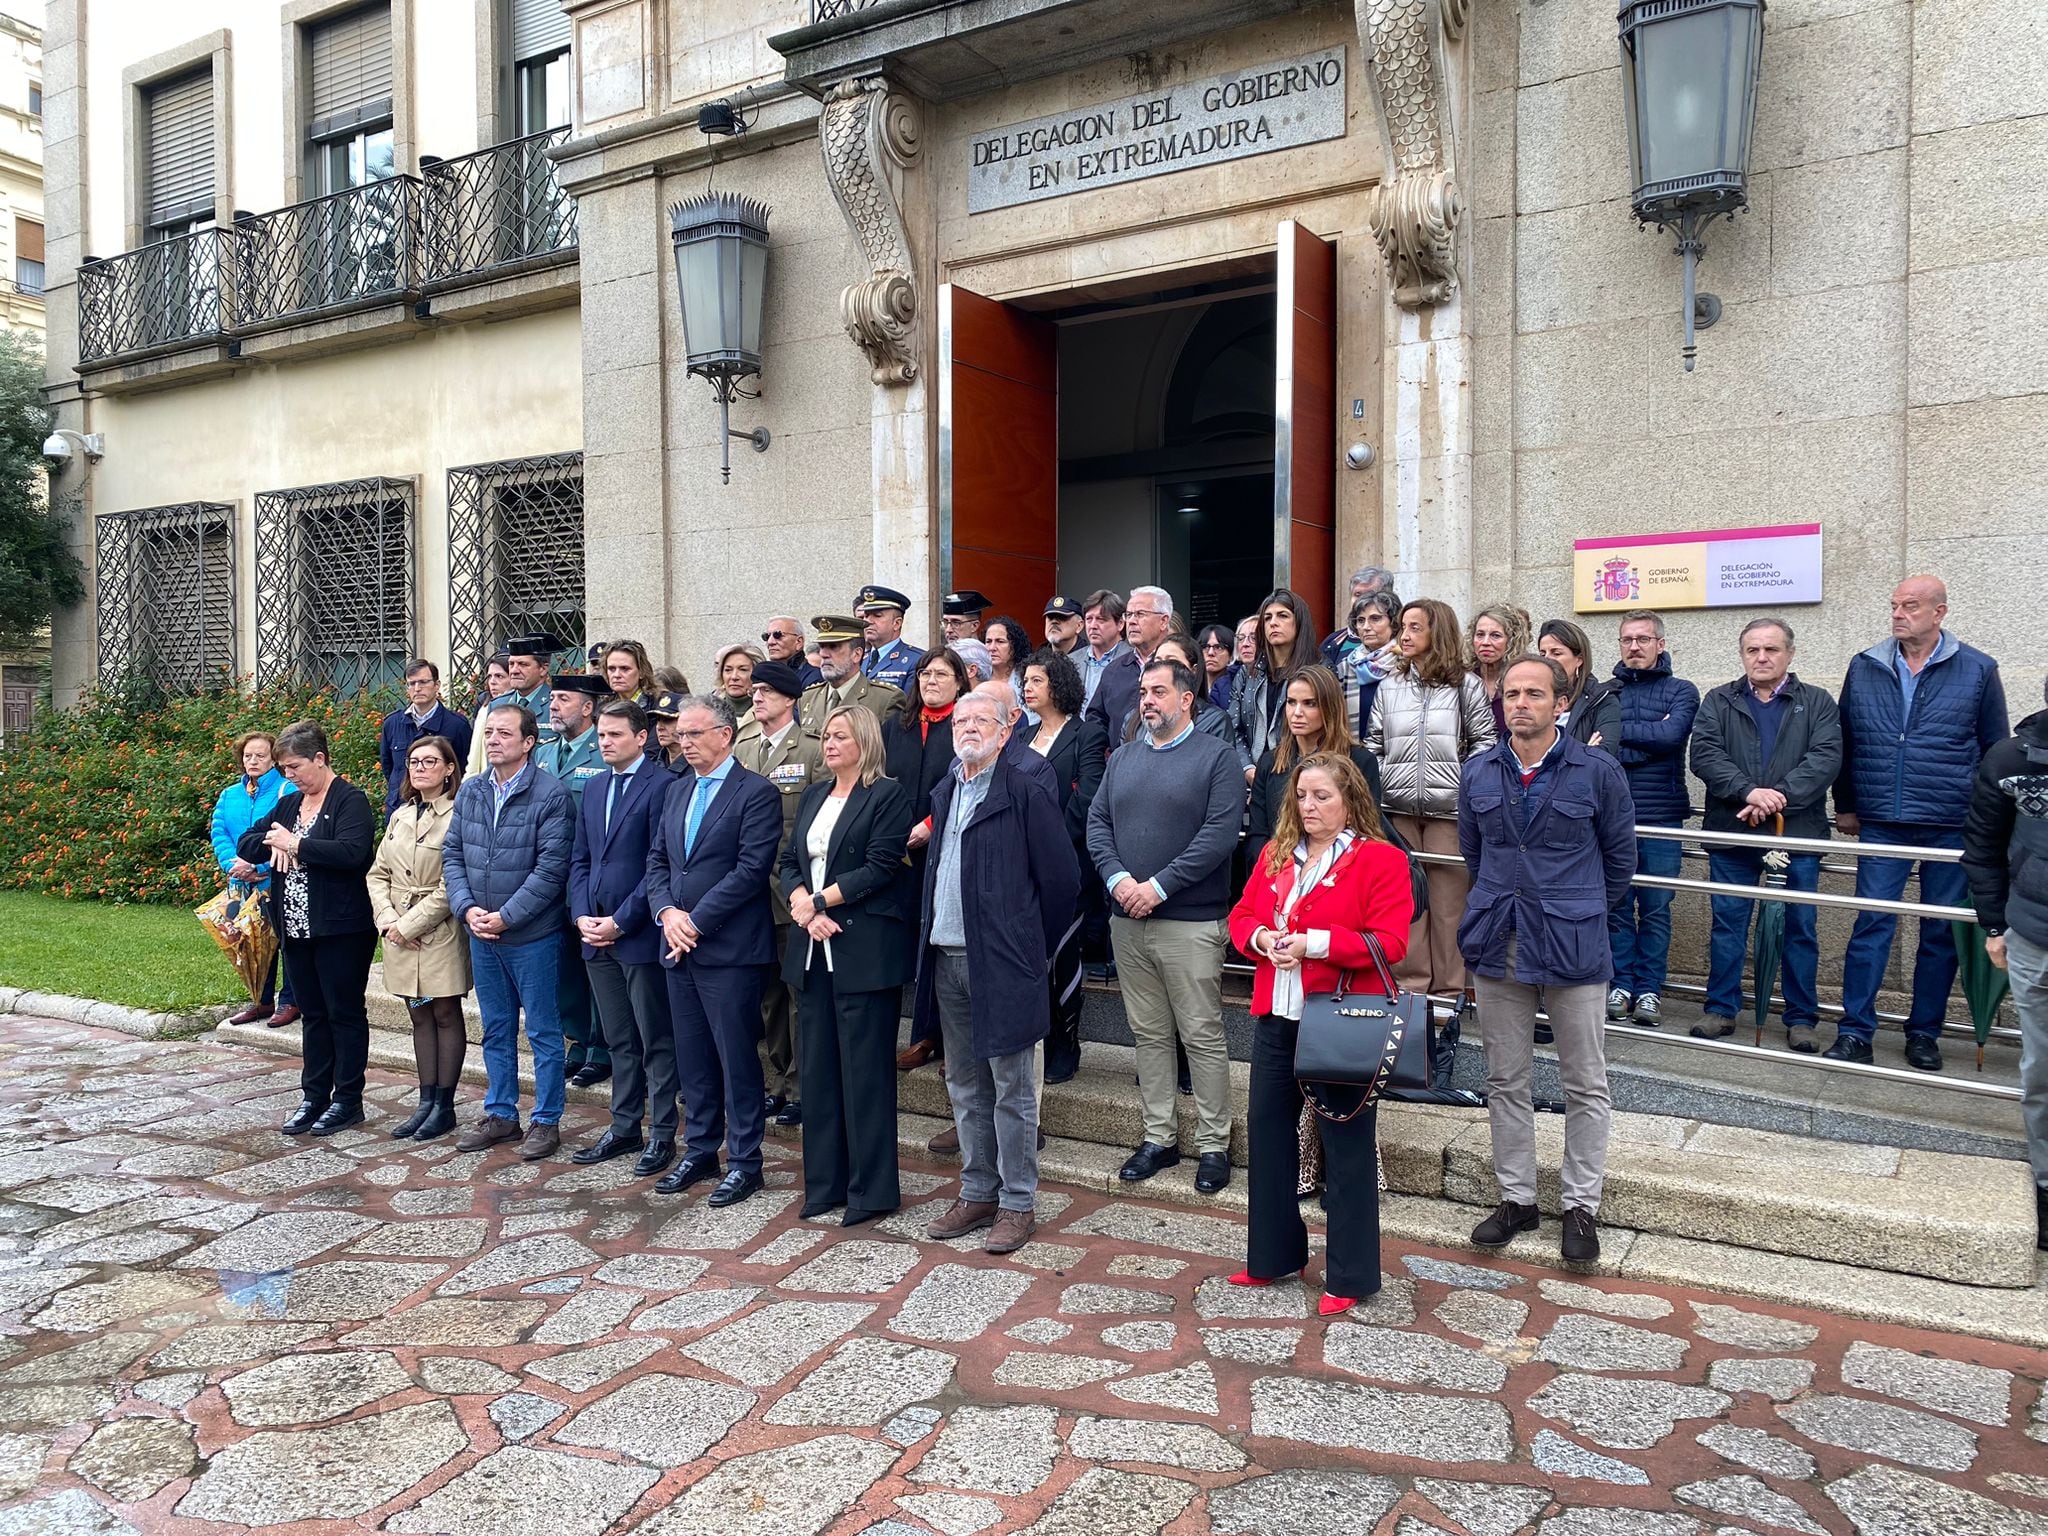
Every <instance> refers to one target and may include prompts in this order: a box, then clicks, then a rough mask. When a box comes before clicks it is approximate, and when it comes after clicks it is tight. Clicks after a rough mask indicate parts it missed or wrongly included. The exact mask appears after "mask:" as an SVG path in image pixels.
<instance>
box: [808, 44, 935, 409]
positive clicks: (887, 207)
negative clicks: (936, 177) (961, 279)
mask: <svg viewBox="0 0 2048 1536" xmlns="http://www.w3.org/2000/svg"><path fill="white" fill-rule="evenodd" d="M818 139H819V143H820V145H821V147H822V150H823V153H824V157H825V179H826V181H827V182H829V183H830V184H831V187H832V196H833V198H834V199H835V200H836V201H837V202H838V204H839V211H840V212H841V213H843V214H844V215H845V216H846V225H847V228H848V229H850V230H851V231H852V232H853V238H854V239H855V240H856V241H857V242H858V243H859V245H860V249H861V254H862V255H863V256H865V257H866V258H867V262H868V265H869V266H870V267H871V268H872V269H873V272H872V274H871V275H870V276H868V277H866V278H863V279H862V280H861V281H860V282H857V283H851V284H848V285H847V288H846V290H845V291H844V292H843V293H841V294H840V296H839V315H840V319H841V320H842V321H844V322H845V325H846V334H847V335H848V336H850V337H852V338H853V340H854V343H855V344H856V345H857V346H858V347H859V348H860V349H861V351H863V352H865V353H866V354H867V358H868V363H869V366H870V368H871V370H872V372H873V376H874V380H875V382H876V383H877V384H908V383H909V382H910V381H911V380H912V379H914V378H916V377H917V351H916V348H915V346H914V345H913V341H912V328H913V326H914V325H915V322H916V320H917V310H918V296H917V282H916V279H915V278H914V277H913V275H912V265H911V258H910V240H909V237H908V236H907V235H906V234H905V233H904V227H903V211H902V208H901V207H900V206H899V203H898V199H897V192H896V185H895V182H894V180H893V179H892V168H894V170H895V171H901V170H903V169H906V168H908V167H909V166H911V165H913V164H915V163H916V161H917V157H918V155H919V154H920V152H921V149H922V146H921V145H920V143H919V139H918V121H917V108H916V105H915V103H914V102H912V101H911V99H910V98H908V97H906V96H902V95H898V94H897V93H895V92H893V91H891V90H890V88H889V84H888V82H887V81H885V80H882V79H879V78H876V77H869V78H867V79H863V80H847V81H842V82H841V83H840V84H838V85H835V86H834V87H832V89H831V91H830V92H829V93H828V94H827V95H826V97H825V108H824V117H823V121H822V122H821V123H820V124H819V133H818Z"/></svg>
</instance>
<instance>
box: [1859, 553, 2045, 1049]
mask: <svg viewBox="0 0 2048 1536" xmlns="http://www.w3.org/2000/svg"><path fill="white" fill-rule="evenodd" d="M1891 613H1892V628H1891V634H1890V636H1889V637H1888V638H1886V639H1884V640H1880V641H1879V642H1878V643H1877V644H1876V645H1873V646H1872V647H1871V648H1870V649H1869V650H1867V651H1863V652H1861V653H1860V654H1858V655H1857V656H1856V657H1855V658H1854V659H1853V660H1852V661H1850V663H1849V674H1848V676H1847V677H1845V678H1843V679H1842V696H1841V701H1840V706H1841V714H1842V771H1841V773H1840V775H1839V776H1838V777H1837V778H1836V780H1835V824H1836V826H1837V827H1839V828H1840V829H1841V831H1842V833H1843V834H1844V835H1845V836H1848V837H1860V838H1861V839H1862V840H1863V841H1864V842H1866V843H1894V844H1904V845H1909V846H1913V847H1920V848H1961V847H1962V846H1963V820H1964V817H1965V816H1966V815H1967V813H1968V811H1969V808H1970V789H1971V786H1972V785H1973V784H1974V783H1975V781H1976V775H1977V765H1978V764H1979V763H1980V762H1981V761H1982V760H1983V757H1984V754H1985V753H1986V752H1987V751H1989V750H1990V749H1991V747H1992V746H1994V745H1995V744H1997V743H1998V742H2001V741H2003V740H2004V739H2005V738H2006V736H2007V734H2008V730H2007V724H2006V712H2005V688H2004V686H2003V684H2001V683H2000V681H1999V677H1998V663H1997V662H1995V661H1993V660H1992V659H1991V658H1990V657H1989V656H1987V655H1985V654H1984V653H1983V652H1982V651H1980V650H1978V649H1977V648H1976V647H1975V646H1970V645H1965V644H1963V642H1962V641H1960V640H1958V639H1957V638H1956V637H1955V636H1954V635H1952V634H1950V633H1949V632H1948V630H1947V629H1946V628H1944V627H1943V624H1944V621H1945V620H1946V619H1947V618H1948V589H1947V588H1946V587H1945V586H1943V585H1942V583H1941V580H1940V578H1938V577H1935V576H1908V577H1907V578H1906V579H1905V580H1904V581H1902V582H1900V583H1899V584H1898V586H1897V587H1896V588H1894V589H1893V591H1892V601H1891ZM1912 868H1913V864H1912V861H1911V860H1907V859H1867V858H1866V859H1858V860H1857V861H1856V894H1857V895H1858V896H1866V897H1874V898H1877V899H1879V900H1883V901H1897V900H1898V899H1899V897H1900V896H1901V894H1902V893H1903V892H1904V891H1905V888H1906V876H1907V874H1908V873H1909V872H1910V871H1911V870H1912ZM1919 875H1920V878H1919V899H1920V900H1921V901H1923V902H1927V903H1929V904H1931V905H1935V906H1945V907H1956V906H1967V905H1968V901H1967V899H1966V898H1967V896H1968V894H1969V891H1968V883H1967V881H1966V879H1965V877H1964V874H1963V870H1962V867H1961V866H1960V865H1959V864H1953V863H1946V862H1936V861H1933V860H1922V861H1921V862H1920V865H1919ZM1898 925H1899V920H1898V919H1897V918H1896V917H1894V916H1893V915H1892V914H1891V913H1889V912H1863V913H1859V914H1858V915H1857V918H1856V927H1855V929H1854V931H1853V932H1852V933H1851V934H1850V935H1849V947H1848V950H1847V952H1846V953H1845V954H1844V956H1843V959H1842V1023H1841V1027H1840V1028H1839V1029H1838V1030H1837V1031H1836V1034H1835V1043H1834V1044H1833V1045H1831V1046H1829V1047H1828V1048H1827V1050H1826V1051H1825V1052H1824V1053H1823V1054H1824V1055H1827V1056H1831V1057H1833V1058H1834V1059H1835V1060H1837V1061H1857V1062H1868V1061H1869V1060H1871V1041H1872V1040H1873V1039H1874V1038H1875V1036H1876V1034H1877V990H1878V988H1879V986H1880V985H1882V984H1883V981H1884V973H1885V970H1886V967H1887V966H1888V965H1889V964H1890V962H1891V953H1892V935H1893V933H1894V931H1895V930H1896V929H1897V928H1898ZM1955 979H1956V947H1955V940H1954V938H1953V937H1952V935H1951V932H1950V929H1949V925H1948V922H1947V920H1946V919H1935V918H1922V919H1921V920H1920V947H1919V951H1918V953H1916V954H1915V955H1914V957H1913V1001H1912V1006H1911V1008H1910V1009H1909V1010H1908V1012H1907V1014H1906V1064H1907V1065H1908V1066H1911V1067H1917V1068H1918V1069H1919V1070H1920V1071H1922V1072H1939V1071H1940V1070H1941V1025H1942V1020H1943V1019H1944V1018H1945V1017H1946V1016H1947V1013H1948V994H1949V989H1950V988H1951V987H1952V986H1953V985H1954V984H1955Z"/></svg>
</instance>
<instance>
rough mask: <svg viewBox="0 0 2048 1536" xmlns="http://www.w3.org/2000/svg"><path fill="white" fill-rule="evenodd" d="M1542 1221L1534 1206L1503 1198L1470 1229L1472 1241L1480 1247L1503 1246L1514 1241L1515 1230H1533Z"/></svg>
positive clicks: (1540, 1214)
mask: <svg viewBox="0 0 2048 1536" xmlns="http://www.w3.org/2000/svg"><path fill="white" fill-rule="evenodd" d="M1542 1221H1543V1216H1542V1213H1541V1212H1539V1211H1538V1210H1537V1209H1536V1207H1535V1206H1533V1205H1517V1204H1515V1202H1514V1201H1512V1200H1503V1201H1501V1203H1500V1204H1499V1205H1496V1206H1495V1207H1494V1208H1493V1214H1492V1215H1491V1216H1489V1217H1487V1218H1486V1220H1484V1221H1482V1222H1480V1223H1479V1225H1478V1226H1476V1227H1474V1228H1473V1229H1472V1241H1473V1244H1474V1245H1475V1246H1477V1247H1480V1248H1505V1247H1507V1245H1508V1244H1509V1243H1511V1242H1513V1241H1514V1238H1515V1234H1516V1233H1517V1232H1534V1231H1535V1230H1536V1228H1537V1227H1538V1226H1540V1225H1541V1224H1542Z"/></svg>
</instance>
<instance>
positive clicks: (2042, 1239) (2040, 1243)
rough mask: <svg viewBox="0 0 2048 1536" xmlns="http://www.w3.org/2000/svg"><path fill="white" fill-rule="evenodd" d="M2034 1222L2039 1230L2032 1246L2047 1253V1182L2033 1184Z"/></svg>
mask: <svg viewBox="0 0 2048 1536" xmlns="http://www.w3.org/2000/svg"><path fill="white" fill-rule="evenodd" d="M2034 1224H2035V1226H2036V1227H2037V1228H2039V1231H2040V1235H2039V1236H2037V1237H2036V1238H2035V1239H2034V1246H2035V1247H2036V1248H2038V1249H2040V1250H2041V1251H2042V1252H2043V1253H2048V1184H2036V1185H2035V1186H2034Z"/></svg>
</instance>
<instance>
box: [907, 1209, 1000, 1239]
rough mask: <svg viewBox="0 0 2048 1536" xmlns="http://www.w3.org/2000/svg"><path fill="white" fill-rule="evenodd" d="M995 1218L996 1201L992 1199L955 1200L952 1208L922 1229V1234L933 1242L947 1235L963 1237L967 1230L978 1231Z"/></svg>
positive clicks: (945, 1237)
mask: <svg viewBox="0 0 2048 1536" xmlns="http://www.w3.org/2000/svg"><path fill="white" fill-rule="evenodd" d="M995 1219H996V1203H995V1201H993V1200H955V1201H954V1202H953V1209H951V1210H950V1211H948V1212H946V1214H945V1215H943V1216H941V1217H940V1218H939V1219H938V1220H937V1221H935V1222H933V1223H932V1224H931V1225H930V1226H928V1227H926V1228H925V1229H924V1235H925V1236H926V1237H929V1238H931V1239H933V1240H934V1241H935V1242H944V1241H945V1240H946V1239H947V1238H949V1237H965V1236H966V1235H967V1234H968V1233H969V1232H978V1231H980V1230H981V1229H982V1228H983V1227H986V1226H992V1225H994V1223H995Z"/></svg>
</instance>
